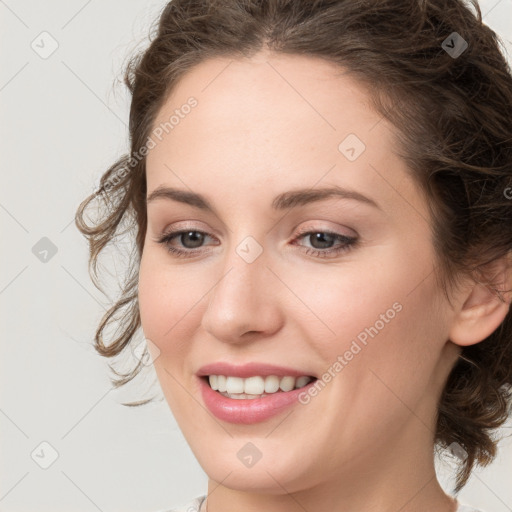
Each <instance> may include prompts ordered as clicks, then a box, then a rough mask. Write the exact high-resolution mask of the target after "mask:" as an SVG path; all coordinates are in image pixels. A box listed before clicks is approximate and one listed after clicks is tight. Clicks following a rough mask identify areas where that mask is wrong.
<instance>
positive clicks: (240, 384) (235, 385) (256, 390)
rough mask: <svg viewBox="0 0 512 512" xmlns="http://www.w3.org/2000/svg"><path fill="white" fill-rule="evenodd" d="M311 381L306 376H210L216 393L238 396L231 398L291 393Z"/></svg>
mask: <svg viewBox="0 0 512 512" xmlns="http://www.w3.org/2000/svg"><path fill="white" fill-rule="evenodd" d="M311 380H312V379H311V377H307V376H306V375H303V376H301V377H291V376H285V377H277V376H276V375H268V376H266V377H260V376H254V377H248V378H246V379H243V378H241V377H231V376H225V375H210V376H209V382H210V387H211V388H212V389H213V390H215V391H219V392H220V393H221V394H223V395H224V396H228V395H235V394H236V395H237V396H236V397H234V396H233V397H231V398H259V396H266V394H271V393H276V392H279V390H281V391H291V390H292V389H297V388H301V387H303V386H305V385H306V384H308V382H310V381H311ZM246 395H247V396H246Z"/></svg>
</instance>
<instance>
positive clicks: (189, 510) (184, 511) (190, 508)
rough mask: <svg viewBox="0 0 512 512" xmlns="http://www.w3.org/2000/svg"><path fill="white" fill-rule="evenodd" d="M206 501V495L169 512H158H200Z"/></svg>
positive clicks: (164, 511)
mask: <svg viewBox="0 0 512 512" xmlns="http://www.w3.org/2000/svg"><path fill="white" fill-rule="evenodd" d="M205 499H206V494H203V495H202V496H198V497H197V498H194V499H193V500H192V501H190V502H189V503H186V504H185V505H181V506H178V507H176V508H173V509H168V510H158V511H157V512H199V508H200V507H201V505H202V503H203V501H204V500H205Z"/></svg>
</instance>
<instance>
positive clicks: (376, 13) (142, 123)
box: [75, 0, 512, 491]
mask: <svg viewBox="0 0 512 512" xmlns="http://www.w3.org/2000/svg"><path fill="white" fill-rule="evenodd" d="M454 33H456V34H454ZM464 43H467V47H465V44H464ZM260 50H270V51H272V52H277V53H281V54H296V55H306V56H316V57H320V58H323V59H325V60H328V61H329V62H332V63H335V64H338V65H339V66H341V67H343V69H344V70H348V72H349V73H350V74H351V75H352V76H354V77H355V78H356V79H357V80H359V81H360V83H361V84H364V85H365V86H366V87H367V90H368V91H369V95H370V97H371V100H372V105H373V106H374V108H375V111H376V112H378V113H379V114H380V115H382V116H383V117H384V118H386V119H387V120H389V121H390V122H391V123H392V125H393V126H394V127H395V128H396V136H397V141H398V146H397V152H398V154H399V155H400V156H401V157H402V158H403V159H404V160H405V161H406V162H407V164H408V168H409V169H410V173H411V176H412V178H413V179H414V180H415V182H416V183H417V184H418V186H419V188H420V190H421V191H422V193H424V195H425V198H426V199H427V201H428V205H429V208H430V211H431V218H432V235H433V236H432V240H433V243H434V248H435V254H436V259H437V261H436V278H438V279H439V283H440V284H441V285H442V288H443V290H444V292H445V294H446V295H447V297H449V289H450V288H452V286H453V285H456V284H457V282H458V278H459V277H461V276H468V275H469V276H472V277H474V279H475V281H478V280H481V279H485V281H483V282H485V283H486V284H488V286H489V287H490V288H491V289H494V290H495V292H496V293H497V295H498V297H499V300H504V299H503V292H504V291H508V290H503V289H502V290H500V289H498V287H496V283H495V282H494V281H493V279H492V278H491V277H490V276H489V273H488V272H487V273H486V272H485V271H486V270H488V269H489V268H491V266H492V264H493V263H495V262H497V261H498V260H502V259H503V258H506V257H508V256H509V255H510V254H511V253H512V203H511V200H512V76H511V71H510V67H509V65H508V64H507V61H506V59H505V57H504V55H503V53H502V52H503V43H502V41H501V40H500V38H499V37H498V36H497V35H496V33H495V32H494V31H492V30H491V29H490V28H489V27H488V26H487V25H485V24H484V23H483V22H482V15H481V11H480V8H479V6H478V3H477V2H476V0H472V1H471V4H469V3H465V2H463V1H462V0H360V1H354V0H218V1H215V0H174V1H172V2H169V3H168V4H167V5H166V6H165V7H164V8H163V10H162V12H161V13H160V15H159V17H158V22H157V23H155V25H154V27H153V28H152V30H151V35H150V43H149V46H148V47H147V48H146V49H144V50H140V51H138V52H137V53H136V54H135V55H133V56H131V57H130V60H129V62H128V64H127V66H126V68H125V70H124V83H125V84H126V86H127V87H128V89H129V91H130V93H131V96H132V99H131V108H130V118H129V135H130V154H127V155H124V156H122V157H121V158H120V159H119V160H118V161H117V162H115V163H114V164H113V165H112V166H111V167H110V168H109V169H108V170H107V171H106V172H105V173H104V174H103V176H102V177H101V180H100V184H99V186H98V187H97V189H96V190H95V191H94V193H92V194H91V195H89V196H88V197H87V198H86V199H85V200H84V201H83V202H82V203H81V204H80V206H79V207H78V210H77V212H76V216H75V222H76V225H77V227H78V229H79V230H80V232H81V233H82V234H83V235H84V236H85V237H86V238H87V239H88V241H89V245H90V259H89V273H90V275H91V278H92V279H93V281H94V283H95V285H96V286H97V287H98V288H100V289H101V286H100V285H99V281H98V278H97V260H98V256H99V255H100V253H101V252H102V250H103V249H104V248H105V247H106V246H107V245H109V244H110V243H112V242H114V241H115V239H116V237H118V236H119V235H120V234H121V233H124V232H126V230H125V231H122V228H123V226H124V225H126V226H127V230H131V232H132V236H133V241H134V242H135V245H134V252H133V254H132V258H131V259H130V267H129V272H128V273H127V276H126V279H125V281H124V283H123V286H122V290H121V293H120V296H119V297H118V299H117V300H116V301H115V302H114V303H113V304H112V305H111V307H110V309H109V310H108V311H107V312H106V314H105V315H104V317H103V318H102V320H101V322H100V324H99V326H98V327H97V330H96V333H95V340H94V343H95V348H96V350H97V351H98V352H99V354H101V355H102V356H105V357H107V358H113V357H115V356H117V355H119V354H120V353H121V352H123V351H124V350H125V349H126V348H127V347H128V346H129V345H130V342H132V343H133V339H134V336H135V335H136V333H137V330H138V329H139V327H140V326H141V324H140V316H139V309H138V302H137V283H138V268H139V264H140V257H141V254H142V251H143V248H144V238H145V233H146V222H147V219H146V192H147V191H146V181H145V172H146V168H145V165H146V159H145V155H146V153H147V147H146V143H147V140H148V137H150V135H151V132H152V129H153V124H154V121H155V118H156V116H157V113H158V112H159V110H160V108H161V107H162V105H163V104H164V103H165V101H166V99H167V97H168V95H169V94H170V92H171V91H172V90H173V88H174V87H175V86H176V84H177V82H178V81H179V79H180V78H181V77H182V76H183V75H184V74H185V73H187V71H189V70H190V69H191V68H193V67H194V66H195V65H197V64H199V63H201V62H202V61H205V60H206V59H209V58H214V57H220V56H225V57H228V58H233V59H236V58H240V57H250V56H252V55H254V54H255V53H257V52H259V51H260ZM461 50H462V51H461ZM93 206H94V207H96V208H97V211H98V212H99V216H98V217H97V218H96V220H95V221H94V222H92V223H90V224H88V223H87V222H86V221H85V213H86V211H87V210H88V209H89V208H91V207H93ZM478 282H480V281H478ZM508 284H510V283H508ZM113 324H116V325H117V326H118V328H117V330H116V331H115V333H114V335H112V336H111V337H110V339H109V340H108V342H106V340H105V330H106V328H107V327H108V326H109V325H113ZM111 368H112V367H111ZM141 368H142V364H141V362H140V361H139V363H138V364H137V366H136V367H135V368H133V369H132V370H130V371H129V372H128V373H119V372H117V371H116V370H114V372H115V374H116V377H117V378H116V379H114V380H113V381H112V382H113V384H114V385H115V386H116V387H119V386H122V385H124V384H125V383H127V382H128V381H130V380H131V379H133V378H134V377H135V376H136V375H137V374H138V373H139V371H140V370H141ZM511 386H512V317H511V313H510V312H509V313H508V314H507V316H506V318H505V320H504V321H503V322H502V324H501V325H500V326H499V328H498V329H496V331H495V332H493V333H492V334H491V335H490V336H489V337H488V338H486V339H485V340H483V341H482V342H480V343H478V344H476V345H473V346H468V347H464V348H463V349H462V351H461V355H460V357H459V359H458V361H457V363H456V364H455V365H454V367H453V369H452V371H451V373H450V375H449V377H448V380H447V382H446V385H445V388H444V391H443V393H442V396H441V399H440V402H439V407H438V416H437V425H436V431H435V442H436V445H438V446H440V447H449V446H458V447H460V448H461V451H462V452H463V453H464V456H463V457H461V461H460V465H459V469H458V473H457V480H456V488H455V490H456V491H459V490H460V489H461V488H462V487H463V486H464V485H465V483H466V482H467V480H468V478H469V476H470V473H471V470H472V468H473V467H474V465H475V464H476V463H478V464H481V465H486V464H488V463H489V462H490V461H491V460H492V459H493V458H494V457H495V455H496V440H495V439H494V437H493V433H494V432H495V430H496V429H497V428H498V427H499V426H501V425H502V424H503V423H504V422H505V421H506V419H507V417H508V416H509V415H510V403H511ZM143 403H147V401H141V402H136V403H132V404H127V405H141V404H143ZM454 443H456V444H455V445H454Z"/></svg>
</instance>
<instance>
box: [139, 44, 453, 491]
mask: <svg viewBox="0 0 512 512" xmlns="http://www.w3.org/2000/svg"><path fill="white" fill-rule="evenodd" d="M342 71H343V70H340V68H336V67H334V66H333V65H331V64H329V63H327V62H324V61H322V60H320V59H315V58H312V57H303V56H278V55H275V54H259V55H258V56H256V57H254V58H251V59H247V60H232V61H231V60H229V59H215V60H210V61H207V62H204V63H202V64H200V65H198V66H197V67H195V68H194V69H193V70H192V71H191V72H189V73H188V74H187V75H186V76H185V77H184V78H183V79H182V80H181V82H180V83H179V85H178V86H177V87H176V88H175V89H174V91H173V93H172V95H171V96H170V97H169V98H168V100H167V102H166V103H165V105H164V106H163V107H162V109H161V110H160V112H159V115H158V119H157V121H156V122H155V124H154V132H153V134H152V142H149V144H148V147H150V148H151V149H150V151H149V154H148V156H147V190H148V197H149V196H150V195H151V194H152V193H153V192H154V191H155V190H156V189H157V188H162V187H169V188H173V189H176V190H178V191H182V192H183V193H186V194H191V195H192V194H194V195H195V194H197V195H200V196H201V197H202V200H203V201H204V202H207V203H208V205H209V206H210V207H211V209H208V208H206V207H204V204H203V203H200V202H199V200H198V199H197V198H196V199H195V200H189V201H185V200H178V198H177V197H176V196H174V197H175V199H172V198H171V194H163V193H162V194H159V195H158V197H156V196H155V197H154V199H152V200H151V201H149V202H148V206H147V215H148V227H147V233H146V238H145V246H144V251H143V255H142V261H141V265H140V278H139V303H140V313H141V320H142V327H143V331H144V334H145V336H146V338H147V339H148V340H150V341H151V343H152V344H154V346H155V347H156V349H155V350H154V354H158V357H156V358H155V361H154V365H155V369H156V372H157V375H158V378H159V381H160V384H161V387H162V390H163V393H164V395H165V397H166V399H167V401H168V403H169V406H170V407H171V409H172V412H173V414H174V416H175V418H176V421H177V422H178V424H179V426H180V428H181V429H182V432H183V434H184V436H185V438H186V439H187V441H188V443H189V444H190V447H191V449H192V451H193V452H194V454H195V455H196V457H197V459H198V461H199V463H200V464H201V466H202V467H203V468H204V470H205V471H206V473H207V474H208V475H209V476H210V477H211V478H212V479H214V480H216V481H218V482H223V485H227V486H229V487H231V488H239V489H253V490H255V491H256V490H257V491H260V492H262V491H266V492H269V493H274V494H280V493H284V492H285V491H284V490H283V489H286V491H288V492H292V491H293V490H299V489H305V488H307V487H309V486H313V485H317V484H319V483H320V482H326V481H327V480H329V479H331V480H334V479H340V478H343V479H344V480H345V481H349V480H350V479H354V478H356V477H358V476H361V475H362V474H364V475H365V478H367V479H368V478H371V474H372V471H375V472H377V471H379V467H381V465H382V464H386V466H387V467H388V468H390V469H389V470H390V472H391V473H392V467H393V464H395V461H403V460H405V458H408V460H409V461H410V463H413V461H415V460H416V461H418V464H421V463H422V462H423V461H425V460H427V459H428V460H430V458H431V450H432V444H431V443H432V438H433V429H434V425H435V412H436V403H437V400H438V397H439V394H440V392H441V390H442V388H443V385H444V382H445V378H446V376H447V374H448V371H449V368H450V366H451V364H452V363H453V361H454V357H455V355H456V353H455V350H454V349H453V347H454V346H453V345H452V344H447V339H448V332H449V324H450V318H451V317H450V314H451V311H450V309H449V307H448V305H447V304H445V301H444V298H443V295H442V292H441V290H440V289H439V288H438V287H437V285H436V281H435V278H434V252H433V245H432V239H431V231H430V229H431V227H430V219H429V214H428V210H427V205H426V204H425V201H424V199H423V196H422V195H421V194H420V191H419V189H418V188H417V187H416V185H415V184H414V183H413V182H412V180H411V178H410V177H409V176H408V174H407V170H406V165H405V163H404V162H403V161H402V160H400V159H399V158H398V157H397V156H396V155H395V154H394V152H393V131H392V127H391V125H390V124H388V122H387V121H386V120H384V119H382V118H381V117H380V116H379V115H377V114H376V113H374V112H373V111H372V110H371V108H370V106H369V99H368V97H367V95H366V93H365V92H364V89H363V88H362V87H361V85H360V84H358V83H357V82H356V81H355V80H354V79H353V78H349V76H348V75H346V74H343V73H342ZM191 97H193V99H191ZM172 116H174V117H172ZM165 123H167V124H165ZM333 187H336V188H338V190H340V191H341V190H344V191H350V193H348V192H345V196H343V194H340V195H335V194H331V195H325V196H323V197H320V195H317V194H318V193H319V192H320V191H322V190H324V189H327V188H333ZM299 190H302V191H304V192H303V193H302V194H301V195H300V196H299V197H297V198H295V199H293V197H294V194H296V193H297V191H299ZM278 198H279V199H278ZM182 199H183V197H182ZM179 230H181V231H184V232H185V233H184V234H182V235H181V236H180V235H179V234H178V235H176V236H174V237H173V238H172V239H168V241H167V246H169V247H171V248H174V249H175V250H178V251H182V255H181V256H177V255H176V254H175V253H172V252H170V251H169V250H168V248H167V247H166V245H165V244H164V243H159V242H158V240H159V239H161V238H162V237H163V236H164V235H165V234H166V233H169V232H170V231H173V232H174V231H179ZM190 232H192V233H190ZM304 233H308V234H304ZM350 240H353V242H350ZM219 362H220V363H228V364H230V365H233V366H237V367H238V366H241V365H245V364H246V363H260V364H262V365H267V364H268V365H277V366H284V367H286V368H288V369H293V370H295V371H296V372H297V374H298V375H305V376H315V377H317V378H318V381H317V382H316V385H315V386H317V388H315V389H317V391H316V393H315V391H314V389H313V388H314V387H315V386H313V387H311V386H312V385H311V384H310V386H309V387H308V388H306V389H307V391H303V392H302V394H301V395H300V400H299V399H297V398H296V399H294V400H293V403H291V404H288V405H287V406H285V407H283V408H281V409H277V410H276V411H275V413H274V414H269V413H268V411H267V410H266V408H265V404H264V403H263V402H264V401H265V400H269V401H270V400H272V403H276V396H275V395H271V396H267V397H263V398H259V399H256V400H254V401H252V400H250V399H245V400H238V399H233V398H226V397H222V396H221V395H220V394H219V393H218V392H214V391H211V390H208V391H209V393H206V396H210V395H213V394H214V395H213V396H214V400H213V403H216V404H217V407H218V408H219V410H216V411H217V412H215V413H214V412H212V411H213V410H214V409H212V407H214V406H212V405H209V404H210V401H209V400H207V401H206V402H205V395H204V394H203V391H204V389H203V391H202V388H203V387H205V385H206V384H205V381H204V380H203V379H201V378H200V377H199V376H198V373H199V372H200V371H201V369H202V367H203V366H205V365H209V364H212V363H219ZM266 370H267V371H266ZM266 370H265V369H260V370H258V371H253V372H252V373H251V372H249V374H250V375H253V376H261V377H265V376H268V375H274V374H276V372H277V373H278V370H275V369H274V370H272V369H266ZM229 372H230V370H229V369H228V370H223V371H222V373H221V371H216V372H215V373H221V374H227V375H228V376H229V375H230V373H229ZM273 372H274V373H273ZM207 373H208V372H207ZM235 374H236V371H235V370H233V371H232V373H231V375H235ZM289 374H290V371H288V373H286V370H284V371H283V372H282V373H281V374H279V373H278V375H277V376H278V377H279V376H283V375H289ZM324 374H327V377H325V376H324ZM329 376H330V378H329ZM253 380H254V379H253ZM262 380H263V379H261V380H260V382H261V381H262ZM256 381H258V379H256ZM267 381H268V379H267ZM233 382H235V383H236V380H234V381H233ZM313 384H314V383H313ZM319 384H322V385H321V386H319ZM295 394H297V392H295ZM287 396H291V395H287ZM221 400H222V403H220V401H221ZM262 403H263V405H262ZM268 403H271V402H268ZM260 408H261V409H260ZM258 410H259V411H260V412H258ZM261 410H263V411H266V413H261ZM219 411H220V412H219ZM249 443H252V444H249Z"/></svg>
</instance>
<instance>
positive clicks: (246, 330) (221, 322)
mask: <svg viewBox="0 0 512 512" xmlns="http://www.w3.org/2000/svg"><path fill="white" fill-rule="evenodd" d="M264 255H265V252H263V253H262V254H261V255H260V256H259V257H258V258H256V260H254V261H252V262H251V263H248V262H246V261H244V259H243V258H241V257H240V256H239V255H238V254H237V253H236V251H234V250H233V251H232V252H231V254H230V255H229V257H228V258H227V259H226V262H225V263H226V264H225V265H223V266H222V273H220V274H219V277H218V279H217V281H216V283H217V284H215V285H214V286H213V288H212V289H211V291H210V292H209V294H208V305H207V308H206V311H205V313H204V314H203V318H202V326H203V328H204V329H205V330H206V331H207V332H208V333H210V334H211V335H212V336H213V337H214V338H216V339H218V340H220V341H224V342H226V343H232V344H233V343H241V342H244V343H246V342H247V341H249V340H254V339H255V338H257V339H260V338H263V337H268V336H272V335H274V334H275V333H276V332H277V331H278V330H279V329H280V328H281V326H282V325H283V312H282V310H281V309H280V304H281V303H280V299H279V297H280V295H281V293H282V290H280V288H283V285H282V283H281V282H280V281H279V279H277V278H276V275H275V272H272V271H271V270H270V269H269V268H268V266H267V264H268V261H267V259H266V258H265V256H264ZM279 292H281V293H279Z"/></svg>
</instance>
